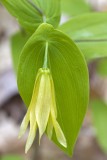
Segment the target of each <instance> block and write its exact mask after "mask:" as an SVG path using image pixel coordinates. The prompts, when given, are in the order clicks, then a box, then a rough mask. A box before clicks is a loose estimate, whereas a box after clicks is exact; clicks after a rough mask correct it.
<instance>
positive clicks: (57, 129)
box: [53, 119, 67, 148]
mask: <svg viewBox="0 0 107 160" xmlns="http://www.w3.org/2000/svg"><path fill="white" fill-rule="evenodd" d="M53 125H54V129H55V133H56V137H57V140H58V142H59V143H60V144H61V145H62V146H64V147H65V148H66V147H67V142H66V138H65V136H64V134H63V131H62V129H61V127H60V125H59V123H58V122H57V121H56V120H55V119H53Z"/></svg>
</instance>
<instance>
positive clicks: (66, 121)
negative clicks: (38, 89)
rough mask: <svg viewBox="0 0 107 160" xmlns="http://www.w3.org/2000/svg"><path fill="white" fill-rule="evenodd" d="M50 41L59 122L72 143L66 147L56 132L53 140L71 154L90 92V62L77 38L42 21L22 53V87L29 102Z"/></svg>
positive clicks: (20, 81)
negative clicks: (86, 59) (81, 49)
mask: <svg viewBox="0 0 107 160" xmlns="http://www.w3.org/2000/svg"><path fill="white" fill-rule="evenodd" d="M47 43H48V57H49V68H50V69H51V73H52V77H53V81H54V86H55V94H56V103H57V110H58V123H59V125H60V126H61V128H62V130H63V133H64V135H65V137H66V140H67V145H68V146H67V148H64V147H62V146H61V145H60V144H59V143H58V141H57V139H56V137H55V133H54V136H53V141H54V142H55V143H56V144H57V145H58V146H59V147H60V148H62V150H64V151H65V152H66V153H68V154H70V155H71V153H72V151H73V147H74V144H75V141H76V139H77V135H78V133H79V130H80V127H81V125H82V121H83V118H84V116H85V113H86V108H87V103H88V94H89V93H88V92H89V88H88V87H89V86H88V85H89V84H88V71H87V65H86V63H85V60H84V57H83V55H82V54H81V52H80V51H79V49H78V48H77V46H76V45H75V44H74V42H73V41H72V40H71V39H70V38H69V37H67V36H66V35H65V34H63V33H62V32H60V31H58V30H56V29H54V28H53V27H52V26H51V25H49V24H42V25H41V26H40V27H39V28H38V29H37V31H36V32H35V33H34V34H33V35H32V37H31V38H30V39H29V40H28V42H27V43H26V45H25V46H24V49H23V51H22V53H21V57H20V63H19V68H18V87H19V91H20V94H21V96H22V98H23V100H24V102H25V103H26V105H27V106H29V103H30V101H31V96H32V91H33V87H34V82H35V77H36V75H37V71H38V69H39V68H41V67H42V66H43V63H44V54H45V48H46V44H47Z"/></svg>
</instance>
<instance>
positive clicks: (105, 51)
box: [76, 41, 107, 62]
mask: <svg viewBox="0 0 107 160" xmlns="http://www.w3.org/2000/svg"><path fill="white" fill-rule="evenodd" d="M76 44H77V46H78V47H79V48H80V50H81V51H82V53H83V54H84V56H85V58H86V60H87V62H90V61H91V60H94V59H97V58H103V57H104V58H105V57H107V41H96V42H94V41H92V42H91V41H90V42H77V43H76Z"/></svg>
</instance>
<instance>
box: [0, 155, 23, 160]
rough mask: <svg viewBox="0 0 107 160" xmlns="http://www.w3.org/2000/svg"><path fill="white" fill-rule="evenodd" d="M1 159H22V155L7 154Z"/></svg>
mask: <svg viewBox="0 0 107 160" xmlns="http://www.w3.org/2000/svg"><path fill="white" fill-rule="evenodd" d="M2 160H22V157H20V156H18V155H7V156H3V157H2Z"/></svg>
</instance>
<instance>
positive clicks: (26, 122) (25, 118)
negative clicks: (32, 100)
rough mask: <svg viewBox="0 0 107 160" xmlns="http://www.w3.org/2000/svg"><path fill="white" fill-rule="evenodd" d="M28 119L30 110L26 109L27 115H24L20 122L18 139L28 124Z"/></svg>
mask: <svg viewBox="0 0 107 160" xmlns="http://www.w3.org/2000/svg"><path fill="white" fill-rule="evenodd" d="M29 118H30V108H29V109H28V111H27V114H26V115H25V117H24V119H23V121H22V124H21V127H20V132H19V136H18V138H21V137H22V136H23V135H24V133H25V131H26V129H27V127H28V124H29Z"/></svg>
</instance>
